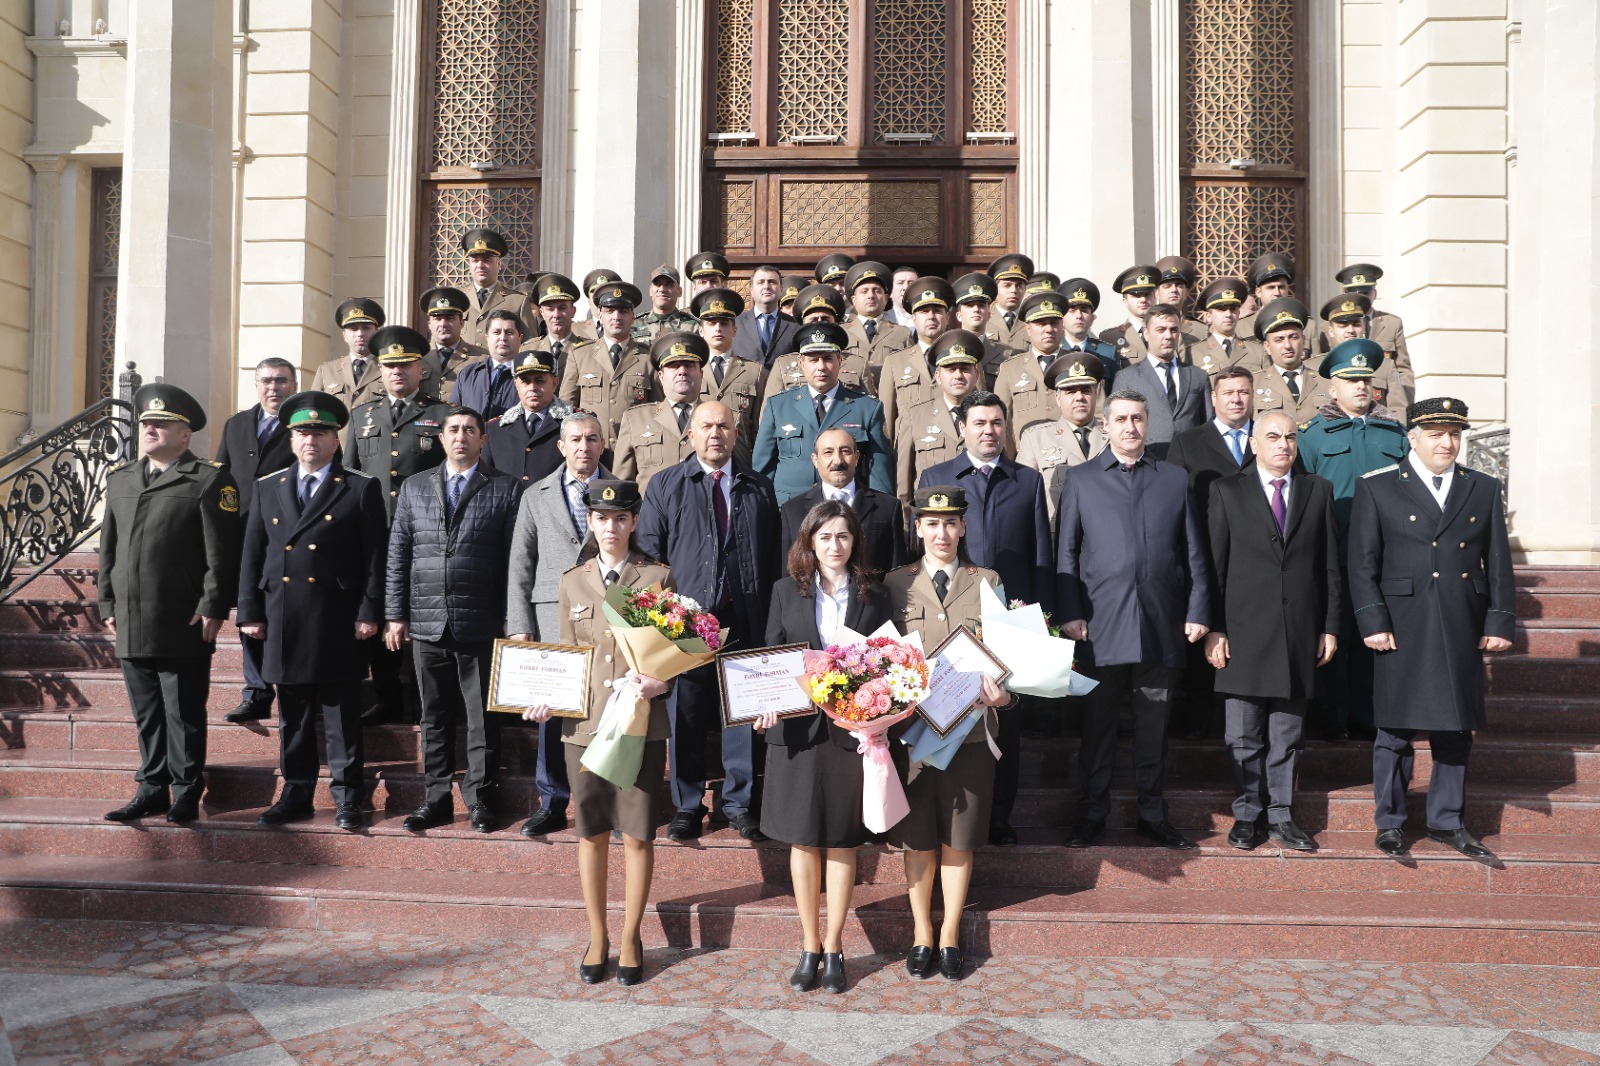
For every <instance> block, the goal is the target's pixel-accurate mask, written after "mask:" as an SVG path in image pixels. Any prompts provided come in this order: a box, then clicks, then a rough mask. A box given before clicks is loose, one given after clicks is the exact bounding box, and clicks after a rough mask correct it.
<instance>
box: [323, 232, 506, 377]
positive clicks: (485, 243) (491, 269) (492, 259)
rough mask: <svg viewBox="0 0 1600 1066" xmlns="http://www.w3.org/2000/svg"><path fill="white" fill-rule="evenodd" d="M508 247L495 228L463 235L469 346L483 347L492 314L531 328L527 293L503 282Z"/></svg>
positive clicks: (465, 335)
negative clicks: (467, 277) (510, 316)
mask: <svg viewBox="0 0 1600 1066" xmlns="http://www.w3.org/2000/svg"><path fill="white" fill-rule="evenodd" d="M506 248H507V246H506V239H505V237H504V236H502V235H501V234H499V233H497V232H495V231H494V230H492V229H469V230H467V232H465V233H463V234H462V235H461V251H462V254H464V255H465V256H466V257H467V260H468V263H469V264H470V266H471V268H472V290H471V291H470V292H468V293H467V297H468V300H469V301H470V303H471V306H470V307H468V308H467V313H466V324H465V325H464V326H463V327H462V330H461V335H462V337H463V338H464V339H465V340H466V341H467V343H468V344H476V345H479V346H482V345H483V343H484V333H485V332H486V331H487V330H488V328H489V312H490V311H510V312H511V313H512V314H514V315H516V316H517V317H518V318H519V319H521V320H522V324H523V329H524V330H526V329H527V328H528V315H529V312H530V310H531V305H530V304H529V302H528V294H527V293H526V292H524V291H523V290H522V289H519V288H513V287H512V286H510V285H507V284H505V283H504V282H503V281H501V280H500V267H501V260H502V259H503V258H504V257H505V254H506ZM312 387H313V388H315V387H316V386H315V385H313V386H312Z"/></svg>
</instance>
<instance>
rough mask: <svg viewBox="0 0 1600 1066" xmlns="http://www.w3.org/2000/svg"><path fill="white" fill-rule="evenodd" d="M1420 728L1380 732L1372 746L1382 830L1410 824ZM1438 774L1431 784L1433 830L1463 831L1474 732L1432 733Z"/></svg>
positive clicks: (1377, 816) (1430, 743)
mask: <svg viewBox="0 0 1600 1066" xmlns="http://www.w3.org/2000/svg"><path fill="white" fill-rule="evenodd" d="M1420 732H1422V730H1420V729H1381V728H1380V729H1379V730H1378V735H1377V737H1376V738H1375V739H1374V740H1373V742H1372V799H1373V804H1374V810H1373V821H1374V822H1375V823H1376V824H1377V826H1378V828H1379V829H1399V828H1401V827H1402V826H1404V825H1405V824H1406V789H1407V788H1408V787H1409V786H1410V785H1411V770H1412V767H1413V766H1414V765H1415V763H1416V749H1415V748H1414V747H1413V746H1412V742H1413V741H1414V740H1416V738H1417V734H1418V733H1420ZM1428 747H1429V748H1430V749H1431V753H1432V755H1433V776H1432V778H1430V779H1429V781H1428V828H1429V829H1445V830H1450V829H1460V828H1461V827H1462V824H1463V823H1462V820H1461V815H1462V811H1463V810H1464V809H1465V808H1466V805H1467V757H1468V756H1469V755H1471V754H1472V734H1471V733H1470V732H1459V733H1458V732H1453V731H1451V732H1444V731H1439V732H1430V733H1428Z"/></svg>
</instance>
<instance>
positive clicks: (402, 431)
mask: <svg viewBox="0 0 1600 1066" xmlns="http://www.w3.org/2000/svg"><path fill="white" fill-rule="evenodd" d="M393 407H394V401H393V398H392V397H390V396H388V395H384V396H382V397H380V398H379V399H376V400H372V401H370V402H368V403H364V404H362V405H361V406H360V407H357V408H356V409H355V410H354V411H352V412H350V428H349V430H347V431H346V433H345V440H344V456H345V462H347V463H349V464H350V468H351V469H352V470H359V471H361V473H363V474H367V475H369V476H371V477H375V478H377V479H378V484H379V486H380V487H381V488H382V489H383V503H384V506H385V507H386V508H387V509H388V513H389V518H390V519H391V520H393V518H394V508H395V503H396V502H397V501H398V500H399V499H400V482H402V481H404V480H405V479H406V478H408V477H410V476H411V475H412V474H415V473H417V472H419V471H422V470H432V469H433V468H434V467H436V466H438V465H439V464H440V463H442V462H444V442H443V441H441V440H440V439H439V434H440V433H442V432H443V431H444V420H445V419H446V418H447V417H449V415H450V412H451V411H453V410H455V408H454V407H452V406H451V405H450V404H447V403H443V402H441V401H440V400H438V399H437V398H435V397H433V396H427V395H424V394H423V393H422V392H421V391H420V390H419V391H417V392H415V393H412V395H411V396H410V398H408V399H407V400H406V401H405V405H404V407H402V408H401V410H400V416H399V417H398V418H396V417H395V415H394V409H393Z"/></svg>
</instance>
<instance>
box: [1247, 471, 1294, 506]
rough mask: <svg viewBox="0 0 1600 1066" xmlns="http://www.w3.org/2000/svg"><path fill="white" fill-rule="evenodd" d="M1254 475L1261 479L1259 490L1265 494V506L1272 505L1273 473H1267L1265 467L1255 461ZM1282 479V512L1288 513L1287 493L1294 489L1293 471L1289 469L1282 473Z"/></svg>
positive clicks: (1274, 476) (1273, 490)
mask: <svg viewBox="0 0 1600 1066" xmlns="http://www.w3.org/2000/svg"><path fill="white" fill-rule="evenodd" d="M1256 476H1257V477H1259V478H1260V479H1261V491H1262V492H1264V493H1266V494H1267V506H1268V507H1271V506H1272V497H1273V494H1274V492H1275V491H1276V490H1275V489H1273V487H1272V482H1273V480H1274V478H1276V475H1275V474H1269V473H1268V472H1267V468H1266V467H1264V466H1262V465H1261V464H1260V463H1257V464H1256ZM1282 481H1283V513H1284V514H1288V513H1289V494H1290V493H1291V492H1292V491H1293V490H1294V471H1293V470H1290V471H1289V472H1288V473H1287V474H1284V475H1283V478H1282Z"/></svg>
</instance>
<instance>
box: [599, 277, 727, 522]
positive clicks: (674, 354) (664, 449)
mask: <svg viewBox="0 0 1600 1066" xmlns="http://www.w3.org/2000/svg"><path fill="white" fill-rule="evenodd" d="M709 291H711V292H718V291H722V290H717V289H712V290H709ZM702 295H704V294H702ZM708 354H709V349H708V348H707V347H706V342H705V339H704V338H703V337H701V336H699V335H697V334H694V333H663V334H662V335H661V336H659V337H657V338H656V340H655V343H654V344H652V345H651V346H650V362H651V365H652V366H654V367H655V368H656V379H657V381H658V382H659V383H660V389H661V393H662V399H660V400H658V401H655V402H653V403H641V404H636V405H635V406H633V407H630V408H628V410H627V411H626V412H625V413H624V414H623V416H622V429H621V430H620V431H619V432H618V433H617V442H616V446H615V447H614V448H613V449H612V452H613V454H614V455H615V456H616V458H615V459H614V460H613V461H612V464H611V469H612V470H613V472H615V473H616V475H617V477H619V478H621V479H623V480H624V481H637V482H638V483H639V488H640V490H641V491H643V489H644V486H645V485H646V484H647V483H648V482H649V481H650V479H651V478H652V477H654V476H655V475H656V473H657V472H658V471H661V470H665V469H666V468H667V467H669V466H671V465H672V464H674V463H680V462H682V461H683V460H685V459H687V458H689V456H690V454H691V453H692V452H693V451H694V445H693V444H691V443H690V442H689V415H690V414H691V413H693V411H694V409H695V407H697V406H698V405H699V403H700V399H701V391H700V386H701V381H702V379H703V377H704V367H705V362H706V358H707V355H708ZM746 453H747V454H746V456H745V461H746V462H748V461H749V457H748V446H746Z"/></svg>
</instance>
